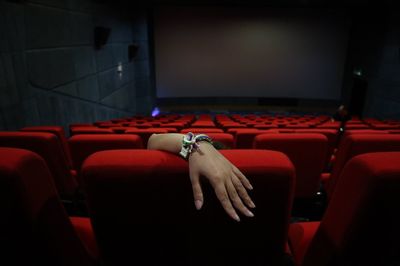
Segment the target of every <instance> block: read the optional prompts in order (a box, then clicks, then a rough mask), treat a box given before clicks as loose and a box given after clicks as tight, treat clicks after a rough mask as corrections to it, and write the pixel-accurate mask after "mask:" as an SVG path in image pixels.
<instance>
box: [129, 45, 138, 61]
mask: <svg viewBox="0 0 400 266" xmlns="http://www.w3.org/2000/svg"><path fill="white" fill-rule="evenodd" d="M138 50H139V45H137V44H130V45H129V46H128V58H129V61H132V60H133V59H134V58H135V57H136V55H137V53H138Z"/></svg>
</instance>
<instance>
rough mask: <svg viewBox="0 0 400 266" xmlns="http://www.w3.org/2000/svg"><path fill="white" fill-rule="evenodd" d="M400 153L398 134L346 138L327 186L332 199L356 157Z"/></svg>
mask: <svg viewBox="0 0 400 266" xmlns="http://www.w3.org/2000/svg"><path fill="white" fill-rule="evenodd" d="M384 151H400V135H396V134H350V135H347V136H345V137H344V138H343V139H342V141H341V142H340V145H339V147H338V150H337V152H336V159H335V163H334V165H333V168H332V173H331V176H330V178H329V181H328V183H327V184H326V191H327V193H328V197H330V196H331V195H332V193H333V191H334V190H335V187H336V182H337V181H338V180H339V177H340V174H341V172H342V170H343V168H344V166H345V165H346V163H347V162H348V161H349V160H350V159H351V158H353V157H354V156H356V155H359V154H363V153H370V152H384Z"/></svg>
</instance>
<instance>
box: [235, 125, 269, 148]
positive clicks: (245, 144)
mask: <svg viewBox="0 0 400 266" xmlns="http://www.w3.org/2000/svg"><path fill="white" fill-rule="evenodd" d="M265 131H266V130H261V129H251V128H249V129H238V130H237V131H236V135H235V147H236V148H237V149H251V148H253V141H254V138H255V137H256V136H257V135H259V134H262V133H265Z"/></svg>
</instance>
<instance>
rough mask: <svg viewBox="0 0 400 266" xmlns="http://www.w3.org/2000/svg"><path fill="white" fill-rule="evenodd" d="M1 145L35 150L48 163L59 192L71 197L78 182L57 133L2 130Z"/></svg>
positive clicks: (61, 194) (0, 135)
mask: <svg viewBox="0 0 400 266" xmlns="http://www.w3.org/2000/svg"><path fill="white" fill-rule="evenodd" d="M0 147H10V148H20V149H26V150H30V151H33V152H35V153H37V154H38V155H40V156H41V157H42V158H43V159H44V160H45V161H46V163H47V166H48V167H49V169H50V172H51V175H52V177H53V178H54V183H55V185H56V188H57V190H58V193H59V194H60V196H61V197H62V198H65V199H66V198H71V197H72V196H73V195H74V194H75V193H76V191H77V189H78V183H77V181H76V179H75V177H74V176H73V175H72V173H71V171H70V170H71V169H70V167H69V165H68V161H67V159H66V157H65V154H64V151H63V147H62V145H61V143H60V141H59V139H58V138H57V136H56V135H54V134H52V133H47V132H11V131H8V132H0Z"/></svg>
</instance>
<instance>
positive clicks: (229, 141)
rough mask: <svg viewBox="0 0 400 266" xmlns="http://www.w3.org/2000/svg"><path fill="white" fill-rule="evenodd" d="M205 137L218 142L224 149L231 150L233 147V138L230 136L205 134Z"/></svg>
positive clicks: (226, 134)
mask: <svg viewBox="0 0 400 266" xmlns="http://www.w3.org/2000/svg"><path fill="white" fill-rule="evenodd" d="M207 135H208V136H209V137H210V138H211V139H212V140H213V141H214V142H220V143H222V144H223V145H224V146H225V147H224V148H225V149H230V148H233V145H234V138H233V136H232V134H229V133H211V132H210V133H207Z"/></svg>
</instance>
